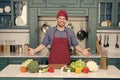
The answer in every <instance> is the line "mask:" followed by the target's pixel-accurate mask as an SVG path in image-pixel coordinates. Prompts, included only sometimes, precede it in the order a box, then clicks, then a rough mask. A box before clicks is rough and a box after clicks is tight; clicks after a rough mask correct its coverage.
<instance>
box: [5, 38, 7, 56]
mask: <svg viewBox="0 0 120 80" xmlns="http://www.w3.org/2000/svg"><path fill="white" fill-rule="evenodd" d="M4 54H7V40H5V42H4Z"/></svg>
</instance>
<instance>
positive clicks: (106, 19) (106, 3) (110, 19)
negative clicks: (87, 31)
mask: <svg viewBox="0 0 120 80" xmlns="http://www.w3.org/2000/svg"><path fill="white" fill-rule="evenodd" d="M114 5H115V2H114V1H113V0H101V1H100V3H99V24H100V27H101V26H102V27H106V28H107V27H108V28H109V27H111V26H113V24H114V16H113V15H114Z"/></svg>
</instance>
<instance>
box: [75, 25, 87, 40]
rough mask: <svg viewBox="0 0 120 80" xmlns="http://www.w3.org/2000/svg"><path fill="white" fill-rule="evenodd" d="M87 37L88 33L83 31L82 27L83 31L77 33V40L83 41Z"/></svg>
mask: <svg viewBox="0 0 120 80" xmlns="http://www.w3.org/2000/svg"><path fill="white" fill-rule="evenodd" d="M80 27H81V26H80ZM86 37H87V32H86V31H85V30H83V28H82V27H81V30H80V31H78V32H77V38H78V39H79V40H80V41H81V40H83V39H85V38H86Z"/></svg>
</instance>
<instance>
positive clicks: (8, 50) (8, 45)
mask: <svg viewBox="0 0 120 80" xmlns="http://www.w3.org/2000/svg"><path fill="white" fill-rule="evenodd" d="M7 53H10V43H9V40H7Z"/></svg>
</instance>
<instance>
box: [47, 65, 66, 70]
mask: <svg viewBox="0 0 120 80" xmlns="http://www.w3.org/2000/svg"><path fill="white" fill-rule="evenodd" d="M65 65H66V64H48V67H53V68H55V69H60V68H61V67H63V66H65Z"/></svg>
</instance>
